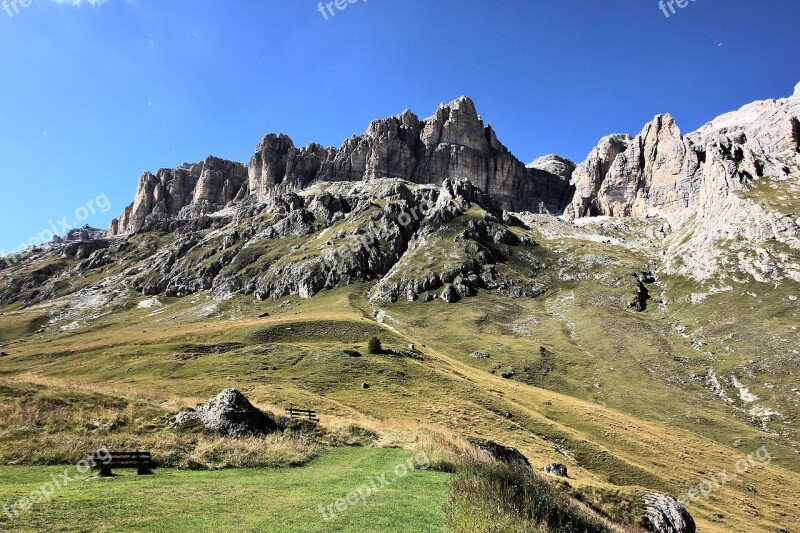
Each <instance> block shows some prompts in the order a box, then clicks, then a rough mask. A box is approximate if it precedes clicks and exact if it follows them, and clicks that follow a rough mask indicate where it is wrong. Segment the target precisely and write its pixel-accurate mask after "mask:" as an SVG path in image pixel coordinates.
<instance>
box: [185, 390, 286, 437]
mask: <svg viewBox="0 0 800 533" xmlns="http://www.w3.org/2000/svg"><path fill="white" fill-rule="evenodd" d="M194 421H199V422H200V424H201V425H202V426H203V427H204V428H206V429H209V430H211V431H215V432H217V433H219V434H221V435H225V436H228V437H232V438H237V439H238V438H242V437H250V436H254V437H262V436H264V435H267V434H269V433H274V432H276V431H278V425H277V424H276V423H275V421H274V420H273V419H272V418H271V417H270V416H269V415H267V414H266V413H264V412H262V411H260V410H259V409H257V408H256V407H254V406H253V404H251V403H250V400H248V399H247V398H246V397H245V396H244V395H243V394H242V393H241V392H239V391H237V390H236V389H226V390H224V391H222V392H221V393H219V395H217V397H216V398H212V399H210V400H209V401H208V402H206V403H205V404H204V405H201V406H199V407H197V408H196V409H189V410H187V411H182V412H180V413H178V414H177V415H176V416H175V418H174V419H173V420H172V423H171V425H172V427H173V428H176V429H179V428H183V427H186V426H188V425H190V424H191V423H192V422H194Z"/></svg>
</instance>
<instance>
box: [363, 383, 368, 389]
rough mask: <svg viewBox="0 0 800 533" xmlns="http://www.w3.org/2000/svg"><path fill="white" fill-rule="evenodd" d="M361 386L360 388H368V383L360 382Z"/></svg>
mask: <svg viewBox="0 0 800 533" xmlns="http://www.w3.org/2000/svg"><path fill="white" fill-rule="evenodd" d="M361 388H362V389H368V388H369V383H362V384H361Z"/></svg>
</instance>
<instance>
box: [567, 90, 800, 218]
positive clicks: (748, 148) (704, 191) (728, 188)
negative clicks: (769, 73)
mask: <svg viewBox="0 0 800 533" xmlns="http://www.w3.org/2000/svg"><path fill="white" fill-rule="evenodd" d="M798 152H800V84H799V85H798V86H797V88H796V89H795V92H794V95H793V96H791V97H789V98H785V99H782V100H766V101H763V102H755V103H753V104H749V105H747V106H745V107H743V108H742V109H740V110H739V111H735V112H732V113H728V114H725V115H722V116H721V117H719V118H717V119H715V120H713V121H711V122H709V123H708V124H706V125H705V126H703V127H702V128H700V129H699V130H697V131H696V132H694V133H691V134H689V135H687V136H685V137H684V136H682V135H681V132H680V130H679V129H678V126H677V124H676V123H675V121H674V120H673V119H672V117H671V116H670V115H659V116H656V117H655V118H654V119H653V121H652V122H650V123H649V124H647V125H646V126H645V127H644V129H643V130H642V132H641V133H640V134H639V135H637V136H636V137H635V138H633V139H631V138H630V137H628V136H624V135H614V136H610V137H605V138H604V139H602V140H601V141H600V143H599V144H598V146H597V147H596V148H595V149H594V150H593V151H592V153H591V154H589V157H588V158H587V160H586V161H585V162H583V163H581V164H580V165H578V167H577V168H576V169H575V172H574V173H573V177H572V180H573V185H574V187H575V196H574V199H573V201H572V203H571V204H570V205H569V206H568V207H567V209H566V211H565V215H566V216H567V218H570V219H574V218H580V217H585V216H595V215H607V216H648V215H664V214H670V213H676V212H680V211H684V210H686V209H688V208H696V207H701V206H703V205H704V204H705V203H706V202H707V201H708V200H710V199H711V197H715V196H719V195H720V194H721V195H727V194H728V193H730V192H732V191H735V190H745V189H746V188H747V184H748V183H749V181H750V180H753V179H756V178H761V177H763V176H767V175H777V176H780V175H786V174H788V173H789V168H788V167H786V166H785V165H784V164H783V163H784V162H785V161H784V160H785V159H786V158H788V159H789V160H795V159H796V156H797V154H798Z"/></svg>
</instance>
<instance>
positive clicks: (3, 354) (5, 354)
mask: <svg viewBox="0 0 800 533" xmlns="http://www.w3.org/2000/svg"><path fill="white" fill-rule="evenodd" d="M7 355H8V354H7V353H6V352H0V357H6V356H7Z"/></svg>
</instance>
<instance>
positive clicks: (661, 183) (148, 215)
mask: <svg viewBox="0 0 800 533" xmlns="http://www.w3.org/2000/svg"><path fill="white" fill-rule="evenodd" d="M799 117H800V85H798V88H797V89H796V90H795V93H794V95H793V96H791V97H789V98H785V99H781V100H767V101H763V102H756V103H753V104H750V105H747V106H745V107H743V108H742V109H740V110H739V111H736V112H733V113H729V114H726V115H723V116H721V117H719V118H717V119H715V120H713V121H711V122H709V123H708V124H706V125H705V126H703V127H702V128H700V129H699V130H698V131H696V132H694V133H690V134H688V135H682V134H681V131H680V129H679V128H678V125H677V124H676V123H675V121H674V120H673V119H672V117H671V116H670V115H659V116H657V117H655V118H654V120H653V121H652V122H650V123H649V124H647V125H646V126H645V127H644V128H643V130H642V131H641V133H640V134H639V135H637V136H636V137H631V136H630V135H611V136H608V137H605V138H603V139H601V141H600V142H599V144H598V145H597V147H596V148H594V149H593V150H592V152H591V153H590V154H589V156H588V158H587V159H586V160H585V161H584V162H582V163H580V164H577V165H576V164H575V163H573V162H572V161H569V160H567V159H565V158H562V157H559V156H556V155H550V156H545V157H542V158H539V159H537V160H535V161H533V162H532V163H530V164H529V165H527V166H525V165H523V164H522V163H521V162H520V161H519V160H518V159H517V158H516V157H514V156H513V155H512V154H511V153H510V152H509V151H508V150H507V149H506V148H505V147H504V146H503V145H502V144H501V143H500V142H499V141H498V139H497V135H496V134H495V132H494V130H493V129H492V127H491V126H487V125H485V124H484V122H483V121H482V119H481V118H480V116H479V115H478V113H477V111H476V109H475V105H474V104H473V102H472V101H471V100H470V99H469V98H466V97H462V98H459V99H458V100H456V101H454V102H451V103H450V104H447V105H444V104H443V105H442V106H440V107H439V109H437V110H436V112H435V113H434V114H433V115H432V116H431V117H429V118H427V119H424V120H420V119H419V118H418V117H417V116H416V115H414V114H413V113H412V112H410V111H405V112H403V113H402V114H400V115H397V116H394V117H390V118H388V119H384V120H376V121H374V122H372V123H371V124H370V125H369V128H368V129H367V131H366V132H365V133H364V134H363V135H360V136H353V137H352V138H350V139H348V140H347V141H345V143H344V144H343V145H342V146H341V147H340V148H338V149H335V148H324V147H322V146H320V145H317V144H311V145H308V146H306V147H303V148H297V147H296V146H294V143H293V142H292V140H291V139H290V138H289V137H287V136H286V135H276V134H270V135H267V136H266V137H264V139H263V140H262V141H261V142H260V143H259V145H258V146H257V148H256V151H255V154H254V155H253V157H252V158H251V160H250V162H249V163H248V165H243V164H240V163H235V162H231V161H225V160H222V159H218V158H214V157H209V158H208V159H206V160H205V161H204V162H202V163H198V164H193V165H189V164H187V165H183V166H181V167H179V168H177V169H171V170H170V169H162V170H159V171H158V172H157V173H156V174H155V175H153V174H150V173H146V174H145V175H143V176H142V178H141V179H140V182H139V189H138V192H137V194H136V198H135V200H134V202H133V203H132V204H131V205H130V206H129V207H128V208H126V209H125V212H124V213H123V215H122V217H121V218H120V219H119V220H115V221H114V222H113V224H112V226H111V229H110V231H109V236H111V237H113V236H124V235H129V234H132V233H136V232H146V231H149V230H156V231H161V232H170V233H173V234H175V235H176V239H177V240H178V246H177V250H171V249H167V248H165V249H163V250H160V251H157V252H156V253H155V254H154V255H153V256H152V257H150V258H149V259H148V262H147V263H146V264H145V265H143V268H142V269H141V271H142V272H145V273H146V275H145V274H140V275H132V276H131V280H132V281H133V283H134V287H135V288H136V289H137V290H139V291H141V292H144V293H146V294H157V293H162V292H165V293H167V294H172V295H184V294H189V293H192V292H196V291H200V290H216V291H221V292H226V291H227V292H235V291H244V292H246V293H252V294H256V295H258V296H259V297H267V296H268V295H269V296H273V297H274V296H275V295H284V294H289V293H294V294H300V295H303V296H310V295H313V294H314V293H316V292H318V291H319V290H322V289H326V288H331V287H334V286H337V285H341V284H347V283H353V282H358V281H368V280H370V279H375V278H378V277H383V278H382V279H381V280H380V282H379V283H378V284H377V285H376V286H375V287H373V289H372V291H371V297H372V298H374V299H378V300H387V301H390V300H396V299H398V298H404V297H408V298H411V299H414V298H417V297H426V298H427V297H428V296H427V295H426V294H424V293H428V292H430V291H437V290H440V289H442V290H445V291H446V294H444V293H443V295H446V296H448V298H450V296H453V297H462V296H464V295H470V294H471V293H474V292H475V290H476V289H477V288H486V287H492V288H496V289H497V290H504V291H506V292H508V293H509V294H514V295H526V294H530V295H535V294H537V293H538V291H539V289H538V288H537V287H536V286H534V285H525V283H522V284H520V283H516V284H515V283H510V282H509V283H506V284H505V285H504V284H503V283H502V282H501V283H498V282H497V279H495V278H494V277H493V274H492V273H491V272H490V271H487V270H486V268H490V267H487V265H491V264H493V263H494V262H497V261H499V260H500V259H499V258H498V257H497V250H490V249H487V248H486V246H485V244H486V243H494V244H503V245H510V246H514V245H516V241H514V235H513V232H510V230H509V228H511V227H513V226H514V222H513V220H515V219H514V216H512V215H510V214H509V213H508V212H532V213H547V214H557V215H558V214H563V218H564V219H565V220H568V221H574V220H577V219H581V218H585V217H597V216H610V217H617V218H620V219H624V218H627V217H643V218H652V217H658V218H659V219H661V220H662V221H663V224H662V226H661V230H660V233H659V236H658V238H659V239H660V241H659V243H658V245H657V246H658V248H659V250H660V253H661V262H662V265H663V267H664V269H665V270H666V271H668V272H677V273H681V274H686V275H690V276H693V277H695V278H698V279H708V278H710V277H712V276H715V275H717V274H718V273H719V272H720V269H723V268H727V269H728V271H729V273H731V275H734V274H735V275H744V274H746V275H751V276H752V277H754V278H755V279H756V280H758V281H779V280H781V279H786V278H791V279H795V280H800V267H799V266H798V261H797V254H798V250H800V240H799V239H798V233H799V232H800V219H798V213H797V212H796V211H795V210H794V207H793V206H794V204H792V203H791V202H788V203H787V201H786V197H785V196H783V194H788V195H790V196H791V195H792V194H795V195H796V193H797V191H798V190H800V189H799V187H800V184H798V183H797V182H798V176H800V118H799ZM385 180H389V181H388V182H387V183H392V184H393V185H391V186H387V185H386V184H385V183H383V181H385ZM372 182H381V183H376V184H375V186H371V187H363V186H362V185H364V184H368V183H372ZM467 183H468V184H469V185H468V186H467V185H465V184H467ZM456 185H457V186H456ZM342 186H344V187H345V189H342V188H341V187H342ZM453 187H455V189H454V188H453ZM781 187H783V189H780V188H781ZM776 188H777V189H780V190H782V191H783V192H782V193H781V194H777V193H775V194H772V193H770V191H772V190H777V189H776ZM387 200H388V201H387ZM377 201H385V202H384V203H385V206H384V207H385V211H384V212H382V213H379V212H374V211H373V208H374V204H375V202H377ZM425 202H429V203H432V204H433V205H434V207H435V209H434V211H435V216H433V217H431V218H425V217H422V219H420V220H415V221H414V222H413V223H411V224H399V223H398V222H397V217H398V216H399V215H400V214H401V212H402V211H404V210H408V209H411V210H412V211H414V210H418V209H419V208H420V206H421V205H422V204H423V203H425ZM441 202H445V203H444V204H443V205H439V203H441ZM472 204H475V205H477V206H479V208H480V209H483V210H485V211H486V213H487V218H486V219H485V220H482V221H473V222H470V225H469V226H468V227H467V228H466V229H465V230H464V232H463V234H461V235H458V236H457V238H456V239H455V241H451V240H450V236H449V235H448V236H447V241H446V243H445V244H443V242H442V241H441V239H442V238H443V237H442V236H443V235H446V234H447V231H440V230H442V229H443V227H444V226H446V225H447V223H448V221H449V220H450V219H452V218H454V217H456V216H463V215H465V214H466V213H467V212H468V211H469V210H470V205H472ZM437 206H438V207H437ZM452 206H457V207H458V210H459V213H460V214H458V215H456V214H455V213H454V212H453V211H452V209H454V208H453V207H452ZM226 208H227V209H226ZM364 213H369V216H370V217H371V216H375V217H377V218H375V219H370V220H367V221H365V220H362V218H363V214H364ZM212 214H213V216H209V215H212ZM498 224H499V225H498ZM232 225H239V226H242V227H243V228H244V229H241V228H239V229H237V230H236V231H229V230H230V228H231V227H232ZM237 227H238V226H237ZM375 228H379V229H381V231H385V233H384V234H382V235H383V239H382V241H381V242H383V243H388V244H387V245H386V246H377V247H374V248H375V249H372V248H370V247H369V246H368V247H365V248H364V251H362V252H359V253H353V254H350V255H348V256H341V255H339V256H337V257H336V260H335V261H330V260H329V258H327V255H326V254H314V255H313V257H312V256H311V255H307V256H303V257H298V256H297V255H296V254H293V253H290V252H292V251H293V250H288V251H287V252H286V253H284V255H283V256H281V257H276V258H274V259H275V260H274V261H270V262H267V261H262V262H263V265H261V268H262V269H263V270H256V269H254V267H252V266H249V265H251V264H255V263H257V262H258V261H259V257H258V256H257V254H255V252H250V251H247V253H245V254H242V253H241V252H242V251H243V250H247V249H248V248H251V247H253V240H254V239H256V240H258V239H283V238H288V237H297V238H303V237H308V236H310V235H314V234H316V233H317V232H319V231H322V230H326V229H330V230H331V231H333V232H334V235H333V236H332V238H329V241H330V242H332V243H335V241H337V239H341V238H347V237H348V236H349V237H350V238H351V239H355V240H358V239H359V238H360V236H362V235H363V234H364V233H367V234H369V233H370V232H371V231H373V230H374V229H375ZM431 228H435V229H436V230H435V231H434V230H432V229H431ZM214 231H217V232H218V233H220V234H223V233H224V239H222V242H216V241H215V240H209V238H208V237H207V236H205V235H204V234H203V235H200V234H201V233H203V232H212V233H213V232H214ZM453 242H455V243H457V246H456V247H455V249H454V248H452V244H453ZM439 246H444V247H445V248H446V249H448V250H449V251H450V253H451V254H453V256H454V257H458V258H459V260H458V261H452V262H450V263H447V262H446V261H443V260H440V259H437V258H436V257H434V256H435V255H436V254H433V253H432V251H431V250H432V249H433V248H436V247H439ZM203 247H205V248H203ZM106 248H107V246H101V247H96V249H95V248H91V249H90V248H89V247H87V246H84V247H83V248H82V250H83V252H82V254H81V257H80V259H82V260H84V259H85V260H90V263H89V264H91V265H101V264H107V263H108V262H109V261H111V260H112V257H111V256H110V255H109V252H107V251H106V250H105V249H106ZM201 248H202V249H201ZM190 251H191V252H192V253H191V254H189V252H190ZM89 254H96V255H97V257H94V256H93V257H92V258H91V259H90V258H89ZM84 255H85V256H86V257H83V256H84ZM500 255H502V254H500ZM243 257H246V258H243ZM209 258H213V259H214V261H213V262H211V263H209V261H208V259H209ZM417 263H424V264H426V265H428V270H426V271H424V272H423V271H419V270H418V269H417V266H416V264H417ZM259 264H260V263H259ZM432 265H435V268H434V266H432ZM485 267H486V268H485ZM242 268H245V271H244V274H241V275H239V274H237V275H233V274H234V273H236V272H240V270H241V269H242ZM237 269H238V270H237ZM415 269H416V270H415ZM731 270H732V271H733V272H731ZM320 272H327V273H326V274H325V275H324V276H322V275H321V274H319V273H320ZM411 272H417V273H416V274H413V275H412V274H411ZM159 273H160V275H159ZM176 273H180V275H178V276H176V275H175V274H176ZM435 295H436V296H438V294H435Z"/></svg>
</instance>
